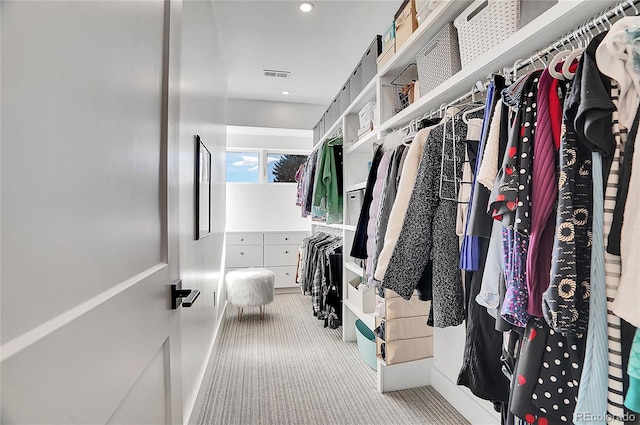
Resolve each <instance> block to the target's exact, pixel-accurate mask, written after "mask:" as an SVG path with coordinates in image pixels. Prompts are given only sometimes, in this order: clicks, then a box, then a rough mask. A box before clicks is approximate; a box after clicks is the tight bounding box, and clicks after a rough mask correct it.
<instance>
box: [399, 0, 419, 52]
mask: <svg viewBox="0 0 640 425" xmlns="http://www.w3.org/2000/svg"><path fill="white" fill-rule="evenodd" d="M394 19H395V31H396V50H399V49H400V48H401V47H402V45H403V44H404V43H405V42H406V41H407V40H408V39H409V37H411V34H413V32H414V31H415V30H416V29H417V28H418V21H417V19H416V2H415V0H404V1H403V2H402V5H401V6H400V9H399V10H398V12H396V15H395V17H394Z"/></svg>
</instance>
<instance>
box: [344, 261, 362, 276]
mask: <svg viewBox="0 0 640 425" xmlns="http://www.w3.org/2000/svg"><path fill="white" fill-rule="evenodd" d="M344 267H345V269H348V270H351V271H352V272H354V273H355V274H357V275H358V276H360V277H362V276H364V270H363V269H362V267H359V266H357V265H355V264H353V263H352V262H345V263H344Z"/></svg>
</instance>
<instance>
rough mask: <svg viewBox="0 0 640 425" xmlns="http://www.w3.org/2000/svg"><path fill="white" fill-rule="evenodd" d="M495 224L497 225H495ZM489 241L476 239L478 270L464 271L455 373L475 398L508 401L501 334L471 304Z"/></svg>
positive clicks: (476, 295) (477, 291) (483, 313)
mask: <svg viewBox="0 0 640 425" xmlns="http://www.w3.org/2000/svg"><path fill="white" fill-rule="evenodd" d="M498 224H499V223H498ZM488 251H489V240H488V239H485V238H483V239H481V240H480V269H479V270H477V271H475V272H466V275H465V282H469V285H468V286H469V287H468V290H467V291H466V294H467V297H466V308H467V318H466V321H465V326H466V327H465V331H466V332H465V344H464V355H463V358H462V367H461V369H460V372H459V374H458V381H457V384H458V385H464V386H465V387H467V388H469V389H470V390H471V392H472V393H473V394H474V395H475V396H476V397H479V398H482V399H484V400H489V401H492V402H494V403H495V402H504V403H506V402H507V401H508V400H509V380H508V379H507V378H506V377H505V376H504V374H503V373H502V361H501V360H500V356H501V353H502V338H503V337H502V332H499V331H497V330H496V329H495V320H494V318H493V317H491V316H490V315H489V314H488V313H487V310H486V309H485V308H483V307H482V306H481V305H479V304H477V303H476V302H475V300H476V298H477V297H478V295H479V293H480V287H481V285H482V281H483V273H484V272H485V271H486V270H484V265H485V264H487V263H486V262H485V261H484V260H485V259H486V256H487V252H488Z"/></svg>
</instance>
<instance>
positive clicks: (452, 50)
mask: <svg viewBox="0 0 640 425" xmlns="http://www.w3.org/2000/svg"><path fill="white" fill-rule="evenodd" d="M416 63H417V64H418V81H419V82H420V96H424V95H425V94H427V93H429V92H430V91H431V90H433V89H434V88H436V87H437V86H438V85H439V84H441V83H442V82H443V81H445V80H446V79H447V78H449V77H451V76H452V75H453V74H455V73H456V72H458V71H460V51H459V50H458V32H457V31H456V28H455V27H454V26H453V22H450V23H449V24H447V26H446V27H444V28H443V29H442V31H440V32H439V33H438V35H436V36H435V37H434V38H433V39H432V40H431V41H429V43H427V45H426V46H425V47H424V49H422V50H421V51H420V53H418V55H417V56H416Z"/></svg>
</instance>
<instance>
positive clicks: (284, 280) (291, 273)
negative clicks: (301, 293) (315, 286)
mask: <svg viewBox="0 0 640 425" xmlns="http://www.w3.org/2000/svg"><path fill="white" fill-rule="evenodd" d="M269 270H271V271H272V272H273V273H274V274H275V275H276V281H275V287H276V288H287V287H291V286H297V285H298V284H297V283H296V266H283V267H269Z"/></svg>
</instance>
